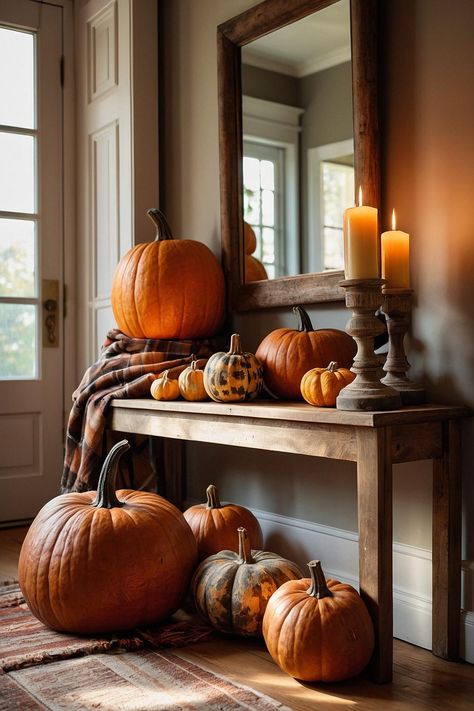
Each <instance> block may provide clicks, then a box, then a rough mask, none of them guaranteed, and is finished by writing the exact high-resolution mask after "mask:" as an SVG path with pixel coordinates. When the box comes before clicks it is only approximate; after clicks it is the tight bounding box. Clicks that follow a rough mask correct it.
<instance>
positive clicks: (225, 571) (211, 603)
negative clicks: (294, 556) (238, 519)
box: [191, 527, 302, 637]
mask: <svg viewBox="0 0 474 711" xmlns="http://www.w3.org/2000/svg"><path fill="white" fill-rule="evenodd" d="M238 537H239V552H238V553H234V551H220V553H216V555H211V556H209V558H206V559H205V560H203V562H202V563H200V565H199V566H198V568H197V570H196V572H195V574H194V576H193V579H192V582H191V587H192V591H193V596H194V602H195V603H196V608H197V611H198V612H199V614H200V615H201V617H203V618H204V619H205V620H206V621H207V622H209V623H210V624H211V625H212V626H213V627H215V628H216V629H218V630H220V631H221V632H233V633H234V634H239V635H245V636H250V637H256V636H261V634H262V619H263V615H264V612H265V608H266V606H267V603H268V600H269V599H270V598H271V595H273V594H274V592H275V590H276V589H277V588H278V587H279V586H280V585H282V584H283V583H285V582H286V581H287V580H292V579H294V578H300V577H301V575H302V574H301V571H300V569H299V568H298V566H297V565H296V564H295V563H293V562H292V561H290V560H287V559H286V558H282V557H281V556H279V555H277V554H276V553H269V552H267V551H255V550H250V542H249V539H248V536H247V531H246V530H245V528H242V527H240V528H239V529H238Z"/></svg>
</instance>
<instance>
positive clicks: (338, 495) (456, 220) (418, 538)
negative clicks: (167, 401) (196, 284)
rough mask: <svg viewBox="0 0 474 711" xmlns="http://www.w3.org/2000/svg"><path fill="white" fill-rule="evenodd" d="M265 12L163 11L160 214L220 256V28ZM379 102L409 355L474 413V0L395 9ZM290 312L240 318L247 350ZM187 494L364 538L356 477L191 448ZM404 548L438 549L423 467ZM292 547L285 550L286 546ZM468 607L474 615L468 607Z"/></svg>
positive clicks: (343, 468) (467, 495) (399, 493)
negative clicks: (411, 299) (404, 260)
mask: <svg viewBox="0 0 474 711" xmlns="http://www.w3.org/2000/svg"><path fill="white" fill-rule="evenodd" d="M253 4H255V3H251V2H248V1H246V0H199V2H196V0H168V1H165V2H162V3H161V5H162V11H163V16H162V25H161V26H162V29H163V38H164V39H163V42H162V50H163V54H162V60H161V69H162V73H163V75H164V76H163V78H162V85H161V100H162V108H163V109H164V111H165V122H164V126H163V128H162V139H163V144H162V152H161V156H162V161H163V167H164V170H163V173H162V182H161V185H162V206H163V208H164V209H165V211H166V212H167V214H168V217H169V219H170V221H171V225H172V227H173V228H174V230H175V232H176V234H177V235H182V236H186V237H193V238H195V239H200V240H202V241H204V242H206V243H207V244H209V245H210V247H211V248H212V249H213V250H214V251H215V252H216V253H218V252H219V231H220V230H219V220H220V216H219V175H218V130H217V84H216V81H217V80H216V26H217V25H218V24H219V23H220V22H222V21H224V20H226V19H228V18H229V17H232V16H233V15H235V14H237V13H238V12H240V11H242V10H243V9H245V8H247V7H249V6H251V5H253ZM386 5H387V11H386V19H385V23H384V37H383V41H382V42H381V46H382V48H383V59H384V65H385V71H384V81H383V84H382V86H383V96H382V104H383V107H384V109H385V114H386V127H385V133H384V137H383V151H384V166H383V174H384V183H385V196H386V197H385V206H384V207H385V209H384V211H383V221H384V222H387V220H388V217H387V216H388V215H389V212H391V207H392V205H394V206H395V207H396V209H397V213H398V219H399V226H400V228H401V229H404V230H407V231H409V232H410V233H411V234H412V273H413V286H414V288H415V290H416V309H415V311H414V315H413V333H414V336H413V339H412V341H411V348H410V359H411V361H412V363H413V366H414V367H413V372H414V373H415V374H417V376H419V377H420V378H421V379H423V380H424V381H425V383H426V386H427V388H428V392H429V397H430V399H431V400H432V401H438V402H455V403H467V404H470V405H471V406H474V338H473V335H474V310H473V307H472V296H473V287H472V284H473V277H472V275H473V273H474V249H473V246H472V245H473V226H472V224H473V221H474V220H473V214H472V213H473V210H472V205H473V199H474V198H473V196H474V191H473V186H474V160H473V157H474V92H473V91H472V87H473V86H474V59H473V57H474V55H473V53H472V32H473V30H474V2H472V0H456V2H455V3H452V2H451V0H397V2H392V3H386ZM310 313H311V315H312V317H313V319H314V323H315V324H317V325H319V326H335V327H343V326H344V324H345V322H346V320H347V313H346V312H345V310H344V309H343V308H341V306H340V305H337V304H336V305H333V306H324V307H322V308H321V307H318V306H317V305H315V306H314V307H312V308H310ZM292 322H293V319H292V315H291V310H289V309H288V310H280V311H278V310H277V311H272V312H267V313H262V314H253V315H244V316H238V317H236V319H235V328H236V329H238V330H239V331H240V332H241V334H242V336H243V340H244V346H246V347H247V348H248V349H252V348H255V347H256V346H257V344H258V342H259V340H260V339H261V338H262V337H263V336H264V335H265V334H266V333H267V332H268V331H269V330H271V329H272V328H275V327H277V326H280V325H286V324H289V323H292ZM465 435H466V436H465V454H464V460H463V462H464V463H463V473H464V479H465V490H464V507H465V517H464V521H465V524H464V525H465V529H466V531H465V556H466V557H469V558H470V559H474V533H473V531H474V525H473V524H474V502H473V493H474V484H473V483H472V480H473V477H472V464H471V462H472V460H473V455H474V452H473V449H474V447H473V444H472V442H473V440H474V427H473V425H472V423H469V424H467V425H466V427H465ZM187 472H188V493H189V496H190V497H196V498H199V499H202V498H203V492H204V489H205V487H206V485H207V484H208V483H210V482H211V481H214V482H215V483H216V484H219V485H220V488H221V493H222V498H224V499H234V500H239V501H240V502H241V503H244V504H245V503H247V504H252V505H253V506H256V507H257V508H261V509H267V510H273V511H275V512H276V513H281V514H284V515H288V516H294V517H300V518H303V519H308V520H313V521H317V522H319V523H323V524H327V525H332V526H336V527H341V528H346V529H353V530H355V529H356V508H355V469H354V465H352V464H350V463H335V462H332V463H331V462H328V461H325V460H313V461H311V460H309V459H308V458H306V457H298V456H289V455H288V456H283V455H275V454H271V453H270V454H269V453H264V452H256V451H255V452H252V451H250V450H226V449H225V448H223V447H220V446H215V447H211V446H206V445H197V444H194V445H190V446H189V447H188V467H187ZM394 480H395V481H394V490H395V503H394V530H395V538H396V540H398V541H400V542H402V543H407V544H411V545H414V546H421V547H426V548H429V547H430V546H431V504H430V498H431V472H430V467H429V465H428V464H427V463H424V462H422V463H419V464H416V465H400V466H396V467H395V472H394ZM283 545H284V542H283ZM469 609H474V608H473V606H472V604H471V605H470V607H469Z"/></svg>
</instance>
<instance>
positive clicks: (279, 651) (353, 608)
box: [263, 560, 374, 682]
mask: <svg viewBox="0 0 474 711" xmlns="http://www.w3.org/2000/svg"><path fill="white" fill-rule="evenodd" d="M308 567H309V570H310V575H311V577H310V579H308V578H303V579H302V580H290V581H288V582H287V583H284V584H283V585H282V586H281V587H280V588H279V589H278V590H277V591H276V592H275V593H274V595H273V596H272V597H271V598H270V600H269V602H268V605H267V607H266V610H265V615H264V618H263V637H264V639H265V642H266V645H267V648H268V651H269V652H270V654H271V656H272V657H273V660H274V661H275V662H276V663H277V664H278V665H279V666H280V667H281V669H283V671H285V672H286V673H287V674H289V675H290V676H293V677H295V679H301V680H302V681H329V682H332V681H342V680H343V679H349V678H351V677H353V676H356V675H357V674H359V672H361V671H362V669H364V667H365V666H366V665H367V664H368V662H369V660H370V657H371V656H372V652H373V649H374V630H373V625H372V620H371V619H370V616H369V613H368V610H367V607H366V606H365V604H364V601H363V600H362V598H361V597H360V595H359V593H358V592H357V591H356V590H355V589H354V588H353V587H351V585H346V584H345V583H340V582H338V581H337V580H326V579H325V576H324V573H323V570H322V568H321V563H320V562H319V561H316V560H312V561H311V562H310V563H308Z"/></svg>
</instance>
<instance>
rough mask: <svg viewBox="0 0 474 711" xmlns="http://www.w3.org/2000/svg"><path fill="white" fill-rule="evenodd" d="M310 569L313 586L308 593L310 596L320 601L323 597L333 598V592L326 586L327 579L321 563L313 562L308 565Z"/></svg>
mask: <svg viewBox="0 0 474 711" xmlns="http://www.w3.org/2000/svg"><path fill="white" fill-rule="evenodd" d="M308 568H309V572H310V575H311V585H310V586H309V588H308V589H307V591H306V592H307V593H308V595H311V596H312V597H315V598H316V599H317V600H320V599H321V598H322V597H331V596H332V592H331V591H330V590H329V588H328V586H327V584H326V578H325V577H324V573H323V569H322V568H321V561H319V560H311V561H310V562H309V563H308Z"/></svg>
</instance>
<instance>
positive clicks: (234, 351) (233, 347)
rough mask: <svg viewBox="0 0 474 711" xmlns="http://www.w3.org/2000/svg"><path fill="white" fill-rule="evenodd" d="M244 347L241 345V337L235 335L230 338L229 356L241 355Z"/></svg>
mask: <svg viewBox="0 0 474 711" xmlns="http://www.w3.org/2000/svg"><path fill="white" fill-rule="evenodd" d="M241 354H242V346H241V345H240V335H239V334H238V333H233V334H232V336H231V337H230V348H229V351H228V354H227V355H241Z"/></svg>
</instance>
